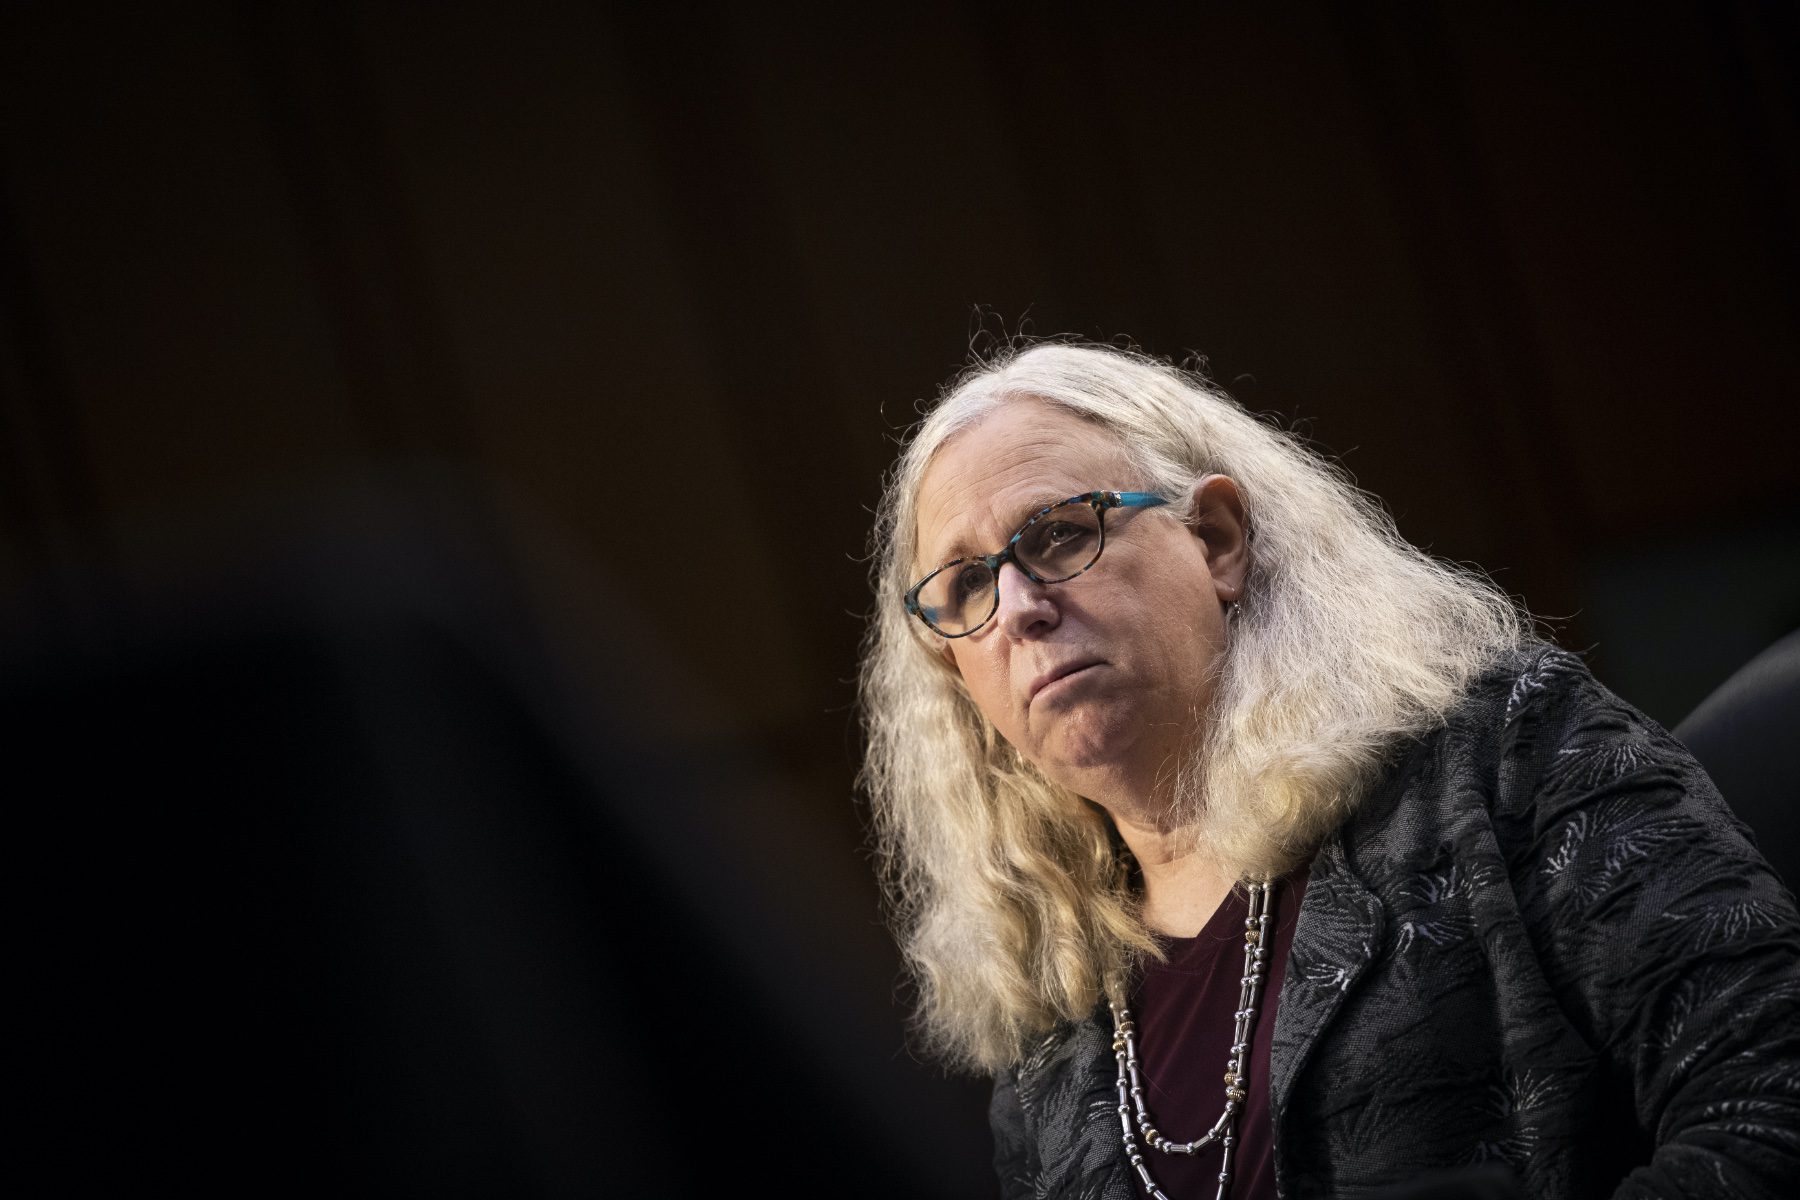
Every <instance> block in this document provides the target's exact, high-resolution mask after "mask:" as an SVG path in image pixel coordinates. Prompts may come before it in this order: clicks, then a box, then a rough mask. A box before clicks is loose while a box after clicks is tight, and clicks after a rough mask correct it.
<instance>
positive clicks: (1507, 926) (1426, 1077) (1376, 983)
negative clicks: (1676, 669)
mask: <svg viewBox="0 0 1800 1200" xmlns="http://www.w3.org/2000/svg"><path fill="white" fill-rule="evenodd" d="M1795 734H1796V742H1797V745H1796V746H1795V748H1794V752H1796V753H1800V730H1795ZM1796 802H1797V803H1800V797H1796ZM1272 1058H1273V1061H1272V1063H1271V1064H1270V1067H1269V1070H1270V1075H1269V1081H1270V1088H1271V1092H1270V1113H1271V1116H1272V1119H1273V1121H1274V1123H1275V1168H1276V1177H1277V1181H1278V1187H1279V1188H1280V1190H1281V1193H1282V1195H1283V1196H1284V1197H1287V1198H1289V1200H1301V1198H1309V1197H1323V1196H1342V1197H1358V1196H1364V1197H1369V1196H1379V1195H1381V1194H1382V1193H1383V1192H1384V1191H1386V1190H1388V1189H1389V1188H1392V1187H1395V1186H1397V1185H1401V1184H1406V1183H1416V1182H1418V1181H1421V1180H1423V1179H1426V1178H1429V1177H1432V1176H1434V1175H1436V1174H1438V1173H1440V1172H1446V1171H1453V1170H1455V1169H1456V1168H1459V1167H1466V1166H1469V1165H1471V1164H1481V1163H1501V1164H1505V1166H1506V1167H1507V1168H1509V1169H1510V1170H1511V1171H1512V1172H1514V1173H1516V1175H1517V1177H1518V1181H1519V1184H1520V1194H1521V1195H1522V1196H1524V1197H1530V1198H1531V1200H1561V1198H1562V1197H1603V1196H1614V1195H1617V1196H1621V1197H1649V1196H1658V1197H1674V1196H1682V1197H1698V1196H1719V1197H1727V1196H1729V1197H1800V919H1797V918H1796V914H1795V909H1794V899H1793V896H1792V895H1791V894H1789V893H1788V892H1787V891H1786V890H1785V889H1784V888H1783V887H1782V885H1781V883H1780V881H1778V880H1777V879H1776V877H1775V876H1774V874H1773V873H1772V872H1771V871H1770V870H1769V868H1768V867H1767V866H1766V865H1765V864H1764V863H1763V861H1762V859H1761V858H1760V857H1759V856H1758V855H1757V853H1756V851H1755V849H1754V848H1753V846H1752V844H1751V841H1750V838H1749V836H1748V835H1747V834H1746V832H1745V830H1744V827H1743V826H1742V825H1741V824H1740V823H1739V822H1738V821H1737V820H1736V819H1735V818H1734V817H1733V816H1732V815H1731V813H1730V812H1729V811H1728V810H1727V809H1726V808H1725V806H1724V804H1723V803H1722V802H1721V801H1720V799H1719V796H1718V793H1717V792H1716V790H1715V789H1714V788H1713V786H1712V783H1711V782H1710V781H1709V780H1708V779H1707V777H1706V775H1705V774H1704V773H1703V772H1702V771H1701V769H1700V767H1699V766H1698V765H1697V764H1696V763H1695V762H1694V760H1693V758H1692V757H1691V756H1690V755H1689V754H1688V753H1687V751H1686V750H1685V749H1683V747H1682V746H1681V744H1680V743H1678V742H1676V741H1675V740H1674V739H1673V738H1672V737H1670V736H1669V735H1668V734H1667V733H1665V732H1664V731H1663V730H1662V729H1661V728H1659V727H1658V726H1657V725H1656V724H1655V723H1654V722H1652V721H1651V720H1650V719H1649V718H1647V717H1645V716H1644V715H1643V714H1641V713H1639V712H1638V711H1637V710H1636V709H1634V708H1632V707H1631V706H1630V705H1628V704H1626V703H1625V702H1624V701H1622V700H1620V699H1619V698H1618V697H1616V696H1614V695H1613V694H1612V693H1611V692H1608V691H1607V690H1606V689H1605V688H1603V687H1601V686H1600V685H1599V684H1598V683H1596V682H1595V681H1594V679H1593V677H1592V676H1591V675H1589V674H1588V672H1587V669H1586V668H1585V667H1584V666H1583V665H1582V663H1581V661H1580V660H1579V659H1577V658H1575V657H1574V656H1572V655H1570V654H1567V653H1565V652H1563V651H1561V650H1556V649H1551V648H1548V647H1537V648H1534V649H1533V650H1531V651H1528V652H1526V653H1525V654H1524V655H1522V656H1519V657H1517V658H1514V659H1512V660H1509V662H1508V663H1507V664H1506V666H1505V667H1504V669H1501V670H1497V671H1494V672H1491V673H1489V675H1488V676H1486V677H1485V678H1484V679H1483V680H1482V682H1481V683H1479V684H1478V685H1477V686H1476V687H1475V688H1474V689H1472V691H1471V693H1470V695H1469V697H1468V699H1467V701H1466V702H1465V703H1463V704H1462V705H1460V706H1459V707H1458V708H1457V710H1456V711H1454V712H1453V713H1452V714H1451V716H1450V718H1449V720H1448V722H1447V724H1446V726H1445V727H1444V728H1443V729H1441V730H1439V731H1437V732H1436V733H1433V734H1431V735H1430V736H1428V737H1426V738H1424V739H1423V740H1421V741H1419V742H1418V743H1416V744H1414V745H1411V746H1409V747H1407V748H1406V749H1405V750H1404V751H1403V752H1402V753H1401V754H1400V755H1398V756H1397V759H1396V767H1395V769H1394V770H1393V772H1392V773H1391V774H1390V775H1389V776H1388V777H1387V779H1386V780H1385V781H1384V782H1383V783H1382V784H1380V785H1379V786H1378V787H1377V788H1376V789H1375V790H1374V791H1373V792H1372V793H1371V794H1370V795H1369V796H1368V798H1367V799H1366V800H1365V802H1364V803H1363V805H1362V807H1361V808H1360V809H1359V810H1358V811H1357V813H1356V814H1355V815H1354V816H1353V817H1352V818H1351V819H1350V820H1349V821H1348V822H1347V823H1346V824H1345V825H1344V827H1342V828H1341V829H1340V830H1339V831H1338V832H1337V833H1336V834H1335V835H1333V836H1332V837H1331V838H1329V839H1328V840H1327V841H1326V842H1325V843H1324V845H1322V846H1321V847H1320V849H1319V851H1318V855H1317V857H1316V858H1315V859H1314V862H1313V866H1312V878H1311V882H1310V884H1309V885H1308V887H1307V889H1306V894H1305V897H1304V899H1303V900H1302V902H1301V907H1300V917H1299V922H1298V925H1297V926H1296V928H1295V931H1294V942H1293V948H1292V951H1291V954H1290V957H1289V959H1288V966H1287V978H1286V981H1285V982H1284V984H1283V986H1282V989H1281V1003H1280V1006H1279V1009H1278V1012H1277V1016H1276V1024H1275V1034H1274V1050H1273V1055H1272ZM1196 1069H1202V1067H1201V1066H1197V1067H1196ZM1203 1069H1205V1070H1208V1071H1211V1070H1212V1067H1210V1066H1205V1067H1204V1068H1203ZM1114 1072H1115V1065H1114V1062H1113V1057H1112V1052H1111V1029H1110V1021H1109V1019H1108V1018H1107V1016H1106V1014H1105V1009H1104V1006H1102V1007H1101V1009H1100V1010H1098V1011H1097V1012H1096V1013H1095V1015H1094V1016H1093V1017H1092V1018H1090V1019H1088V1020H1084V1021H1079V1022H1074V1023H1070V1024H1065V1025H1063V1026H1060V1027H1058V1028H1057V1029H1055V1030H1054V1031H1052V1032H1051V1034H1050V1035H1049V1036H1048V1037H1046V1038H1044V1039H1043V1040H1042V1041H1041V1042H1039V1043H1038V1044H1037V1045H1036V1046H1034V1047H1033V1048H1032V1049H1031V1050H1030V1052H1029V1053H1028V1054H1027V1056H1026V1057H1025V1059H1024V1061H1023V1062H1022V1063H1021V1064H1020V1065H1019V1066H1018V1067H1017V1068H1016V1069H1013V1070H1010V1071H1007V1072H1004V1073H1002V1074H1001V1076H1000V1077H999V1078H998V1079H997V1080H996V1083H995V1088H994V1097H993V1102H992V1105H991V1110H990V1116H991V1119H992V1123H993V1129H994V1138H995V1161H996V1167H997V1169H998V1171H999V1175H1000V1182H1001V1191H1002V1193H1003V1194H1004V1195H1005V1196H1006V1197H1008V1198H1012V1197H1027V1196H1029V1197H1083V1198H1086V1197H1094V1198H1105V1200H1130V1198H1131V1197H1133V1196H1134V1195H1135V1193H1134V1191H1133V1184H1132V1181H1131V1177H1130V1173H1129V1169H1128V1167H1127V1165H1126V1162H1125V1158H1124V1153H1123V1150H1122V1148H1121V1146H1120V1142H1119V1119H1118V1115H1117V1111H1116V1104H1117V1098H1116V1094H1115V1092H1114ZM1207 1200H1211V1198H1210V1197H1208V1198H1207Z"/></svg>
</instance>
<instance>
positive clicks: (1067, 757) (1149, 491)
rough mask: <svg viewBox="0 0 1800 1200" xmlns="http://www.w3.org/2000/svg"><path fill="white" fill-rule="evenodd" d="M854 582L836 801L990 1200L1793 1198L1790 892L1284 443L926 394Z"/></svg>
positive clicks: (1376, 515)
mask: <svg viewBox="0 0 1800 1200" xmlns="http://www.w3.org/2000/svg"><path fill="white" fill-rule="evenodd" d="M876 546H877V563H876V587H877V592H878V596H879V604H878V606H877V610H876V614H877V615H876V617H875V620H874V626H873V630H872V632H871V636H870V640H869V645H868V649H867V656H866V660H865V663H864V668H863V678H862V687H863V698H864V707H865V713H866V719H867V724H868V732H869V753H868V761H867V767H866V782H867V786H868V788H869V791H870V794H871V797H872V800H873V807H874V814H875V819H876V824H877V830H878V835H879V839H880V846H881V849H882V861H883V865H884V867H885V874H886V880H887V883H888V886H889V893H890V897H891V899H892V902H893V910H894V914H895V918H896V924H897V928H898V932H899V936H900V939H901V942H902V945H903V948H904V950H905V954H906V957H907V961H908V963H909V966H910V968H911V971H912V973H913V976H914V978H915V980H916V982H917V987H918V994H919V1013H918V1020H919V1027H920V1030H921V1032H922V1034H923V1036H924V1038H925V1040H926V1041H927V1043H928V1044H929V1045H930V1046H931V1048H932V1049H933V1050H934V1051H936V1052H937V1053H938V1054H940V1055H941V1056H943V1057H944V1058H946V1059H947V1060H948V1061H950V1062H951V1063H953V1064H956V1065H959V1066H963V1067H969V1068H975V1069H979V1070H982V1071H986V1072H989V1073H991V1074H992V1075H993V1077H994V1079H995V1088H994V1097H993V1103H992V1107H991V1118H992V1123H993V1127H994V1134H995V1141H996V1165H997V1168H998V1171H999V1174H1000V1179H1001V1184H1002V1190H1003V1192H1004V1193H1005V1194H1006V1195H1007V1196H1028V1195H1029V1196H1084V1197H1085V1196H1095V1197H1100V1196H1104V1197H1116V1198H1118V1200H1125V1198H1126V1197H1130V1196H1132V1195H1153V1196H1154V1195H1164V1194H1166V1195H1168V1196H1171V1197H1182V1196H1213V1195H1218V1196H1221V1197H1223V1196H1230V1197H1233V1198H1234V1200H1235V1198H1239V1197H1245V1196H1274V1195H1275V1194H1276V1192H1277V1190H1278V1189H1279V1191H1280V1193H1281V1194H1282V1195H1285V1196H1288V1197H1301V1196H1325V1195H1373V1194H1381V1192H1382V1191H1383V1190H1384V1189H1387V1188H1389V1187H1393V1186H1397V1185H1405V1184H1417V1183H1419V1182H1420V1181H1422V1180H1433V1179H1441V1180H1453V1179H1454V1178H1455V1177H1456V1176H1455V1172H1456V1171H1458V1170H1459V1169H1460V1170H1470V1169H1474V1170H1477V1171H1478V1170H1480V1169H1483V1168H1482V1164H1490V1165H1489V1166H1488V1167H1487V1168H1485V1169H1487V1170H1489V1171H1494V1172H1499V1173H1501V1174H1503V1175H1504V1176H1505V1177H1507V1178H1516V1180H1517V1182H1518V1185H1520V1186H1522V1188H1523V1194H1525V1195H1529V1196H1532V1197H1564V1196H1607V1195H1612V1194H1614V1193H1615V1192H1617V1193H1619V1194H1624V1195H1731V1196H1742V1195H1771V1196H1772V1195H1776V1194H1778V1193H1779V1194H1789V1193H1788V1192H1787V1191H1785V1189H1787V1188H1788V1187H1790V1186H1791V1181H1792V1180H1793V1179H1796V1178H1800V1067H1797V1066H1796V1063H1797V1061H1800V1044H1797V1037H1800V1035H1797V1031H1796V1028H1795V1012H1796V1009H1797V1008H1800V1005H1797V1004H1796V1001H1800V922H1797V921H1796V915H1795V911H1794V907H1793V900H1792V897H1791V896H1789V895H1788V894H1787V893H1786V892H1785V891H1784V890H1783V889H1782V887H1781V885H1780V883H1779V882H1778V881H1777V880H1776V879H1775V878H1774V876H1773V875H1772V874H1771V873H1770V872H1769V870H1768V869H1767V867H1766V866H1764V865H1763V863H1762V862H1761V860H1760V859H1759V858H1758V856H1757V855H1756V853H1755V851H1754V849H1753V848H1752V847H1751V845H1750V843H1749V842H1748V840H1747V838H1746V836H1745V834H1744V832H1743V830H1742V827H1741V826H1740V825H1739V824H1738V823H1737V822H1735V821H1734V819H1733V818H1732V817H1731V816H1730V815H1729V813H1728V812H1727V811H1726V809H1725V808H1724V806H1723V805H1722V804H1721V803H1720V801H1719V798H1718V796H1717V794H1716V792H1715V791H1714V789H1713V788H1712V786H1711V784H1710V783H1709V782H1708V781H1707V779H1706V777H1705V775H1704V774H1703V773H1702V772H1701V771H1700V770H1699V768H1698V767H1697V766H1696V765H1695V764H1694V762H1693V760H1692V759H1691V758H1690V757H1689V756H1688V755H1687V754H1686V752H1685V751H1683V750H1682V748H1681V747H1680V746H1679V745H1678V744H1677V743H1675V742H1674V741H1673V740H1672V739H1670V738H1669V737H1668V736H1667V735H1666V734H1665V733H1663V731H1662V730H1660V729H1659V728H1657V727H1656V726H1655V725H1654V724H1653V723H1651V722H1650V721H1648V720H1647V719H1646V718H1644V717H1643V716H1642V715H1641V714H1639V713H1637V712H1636V711H1635V710H1633V709H1631V708H1630V707H1629V706H1628V705H1626V704H1624V703H1623V702H1622V701H1620V700H1618V699H1617V698H1616V697H1614V696H1612V695H1611V694H1610V693H1608V692H1607V691H1606V690H1605V689H1604V688H1602V687H1600V686H1599V685H1598V684H1596V683H1595V682H1594V680H1593V679H1592V678H1591V677H1590V676H1589V675H1588V673H1587V672H1586V670H1585V669H1584V668H1583V667H1582V665H1581V663H1580V662H1579V660H1577V659H1575V658H1574V657H1573V656H1571V655H1568V654H1566V653H1563V652H1561V651H1559V650H1556V649H1553V648H1551V647H1548V646H1545V645H1542V644H1540V643H1536V642H1534V641H1532V640H1530V638H1529V637H1528V636H1527V634H1526V632H1525V628H1524V625H1523V622H1522V620H1521V617H1520V614H1519V613H1518V612H1516V611H1515V609H1514V608H1513V606H1512V605H1511V604H1510V603H1509V601H1508V600H1507V599H1506V598H1505V597H1504V596H1503V595H1501V594H1500V593H1499V592H1498V591H1497V590H1496V589H1495V588H1493V587H1492V585H1490V584H1489V583H1487V582H1486V581H1485V580H1482V579H1479V578H1476V577H1472V576H1470V575H1468V574H1466V573H1463V572H1461V571H1458V570H1456V569H1453V568H1450V567H1447V566H1445V565H1444V564H1441V563H1438V562H1434V561H1433V560H1431V559H1430V558H1428V557H1427V556H1426V555H1424V554H1422V553H1421V552H1419V551H1418V550H1416V549H1414V548H1413V547H1411V546H1409V545H1407V544H1406V543H1405V542H1403V541H1402V540H1400V538H1399V537H1398V535H1397V534H1396V533H1395V531H1394V528H1393V525H1392V523H1391V522H1390V521H1389V519H1388V518H1387V517H1386V516H1385V514H1384V513H1382V512H1381V510H1380V509H1379V508H1378V507H1377V506H1376V505H1375V504H1374V503H1373V502H1371V501H1370V500H1369V499H1368V498H1366V497H1364V496H1363V495H1361V494H1360V493H1358V492H1357V491H1356V490H1355V489H1354V488H1353V487H1351V486H1350V485H1349V484H1348V483H1347V482H1346V481H1345V480H1344V479H1343V478H1342V477H1341V476H1340V475H1339V474H1338V473H1336V472H1335V471H1334V470H1333V469H1331V468H1330V467H1328V466H1326V465H1325V464H1323V463H1322V462H1320V461H1319V460H1318V459H1316V458H1314V457H1313V456H1312V455H1311V454H1309V453H1308V452H1307V451H1306V450H1304V449H1303V448H1301V447H1300V446H1299V445H1297V444H1296V443H1295V442H1294V441H1293V440H1292V439H1290V438H1288V437H1286V436H1284V435H1282V434H1280V433H1279V432H1277V431H1275V430H1273V429H1271V428H1269V427H1268V426H1266V425H1264V424H1262V423H1260V422H1258V421H1256V420H1254V419H1252V418H1251V417H1250V416H1248V415H1247V414H1246V413H1244V412H1243V410H1242V409H1240V408H1239V407H1238V406H1237V405H1236V404H1235V403H1233V402H1232V401H1231V400H1229V399H1228V398H1226V397H1225V396H1223V395H1222V394H1220V393H1219V392H1217V391H1215V390H1213V389H1212V388H1211V387H1210V386H1209V385H1208V384H1207V383H1206V382H1205V381H1204V380H1201V379H1198V378H1196V377H1194V376H1191V375H1188V374H1185V373H1182V372H1180V371H1177V370H1174V369H1172V368H1170V367H1168V366H1167V365H1164V364H1162V363H1160V362H1156V361H1152V360H1149V359H1146V358H1143V357H1140V356H1137V355H1134V354H1129V353H1123V352H1119V351H1116V350H1111V349H1104V348H1096V347H1086V346H1076V345H1065V344H1041V345H1037V346H1034V347H1031V348H1028V349H1024V350H1022V351H1020V352H1017V353H1012V354H1009V355H1008V356H1006V357H1003V358H1001V359H1000V360H998V361H995V362H992V363H987V364H981V365H978V366H976V367H974V368H972V369H971V370H970V371H968V372H967V373H966V374H965V375H963V376H962V377H961V378H960V379H959V380H958V381H956V382H955V384H954V385H953V386H952V387H951V388H950V389H949V390H948V391H947V394H946V395H945V396H944V398H943V400H942V401H941V403H940V404H938V406H937V407H936V408H935V409H934V410H933V411H932V412H931V413H930V415H929V416H928V417H927V418H926V419H925V420H924V421H923V423H922V424H921V425H920V426H919V428H918V429H917V430H916V431H915V433H914V434H913V436H912V438H911V440H910V442H909V443H908V444H907V446H906V449H905V451H904V452H903V454H902V456H901V458H900V461H899V463H898V464H897V466H896V468H895V469H894V471H893V474H892V476H891V478H890V480H889V484H888V487H887V491H886V496H885V499H884V502H883V505H882V509H881V512H880V519H879V524H878V526H877V531H876ZM1493 1164H1498V1165H1497V1166H1495V1165H1493ZM1446 1172H1448V1173H1450V1174H1448V1175H1446V1174H1445V1173H1446ZM1475 1178H1476V1177H1475V1176H1474V1175H1469V1176H1466V1182H1468V1183H1469V1184H1470V1186H1474V1182H1475ZM1484 1178H1489V1182H1491V1177H1484ZM1446 1186H1449V1184H1448V1183H1446ZM1433 1194H1436V1193H1433Z"/></svg>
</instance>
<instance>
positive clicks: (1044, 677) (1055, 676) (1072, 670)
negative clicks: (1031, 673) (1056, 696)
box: [1025, 658, 1100, 704]
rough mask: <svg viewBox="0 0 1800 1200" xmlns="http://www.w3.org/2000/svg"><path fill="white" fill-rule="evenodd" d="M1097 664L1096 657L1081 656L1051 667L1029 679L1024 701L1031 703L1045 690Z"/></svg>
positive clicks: (1098, 662)
mask: <svg viewBox="0 0 1800 1200" xmlns="http://www.w3.org/2000/svg"><path fill="white" fill-rule="evenodd" d="M1099 665H1100V660H1099V659H1097V658H1081V659H1075V660H1073V661H1070V662H1066V663H1062V664H1059V665H1057V666H1054V667H1051V668H1050V669H1049V670H1047V671H1044V672H1043V673H1042V674H1040V675H1038V677H1037V678H1035V679H1033V680H1032V681H1031V691H1030V694H1029V695H1027V696H1026V698H1025V703H1026V704H1030V703H1032V702H1033V701H1035V700H1036V699H1037V698H1038V697H1039V696H1041V695H1043V694H1044V693H1045V692H1047V691H1050V690H1051V689H1053V688H1055V687H1057V686H1058V685H1060V684H1061V683H1062V682H1063V681H1064V680H1066V679H1072V678H1074V677H1075V676H1076V675H1079V674H1081V673H1082V672H1084V671H1087V670H1090V669H1091V668H1093V667H1097V666H1099Z"/></svg>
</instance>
